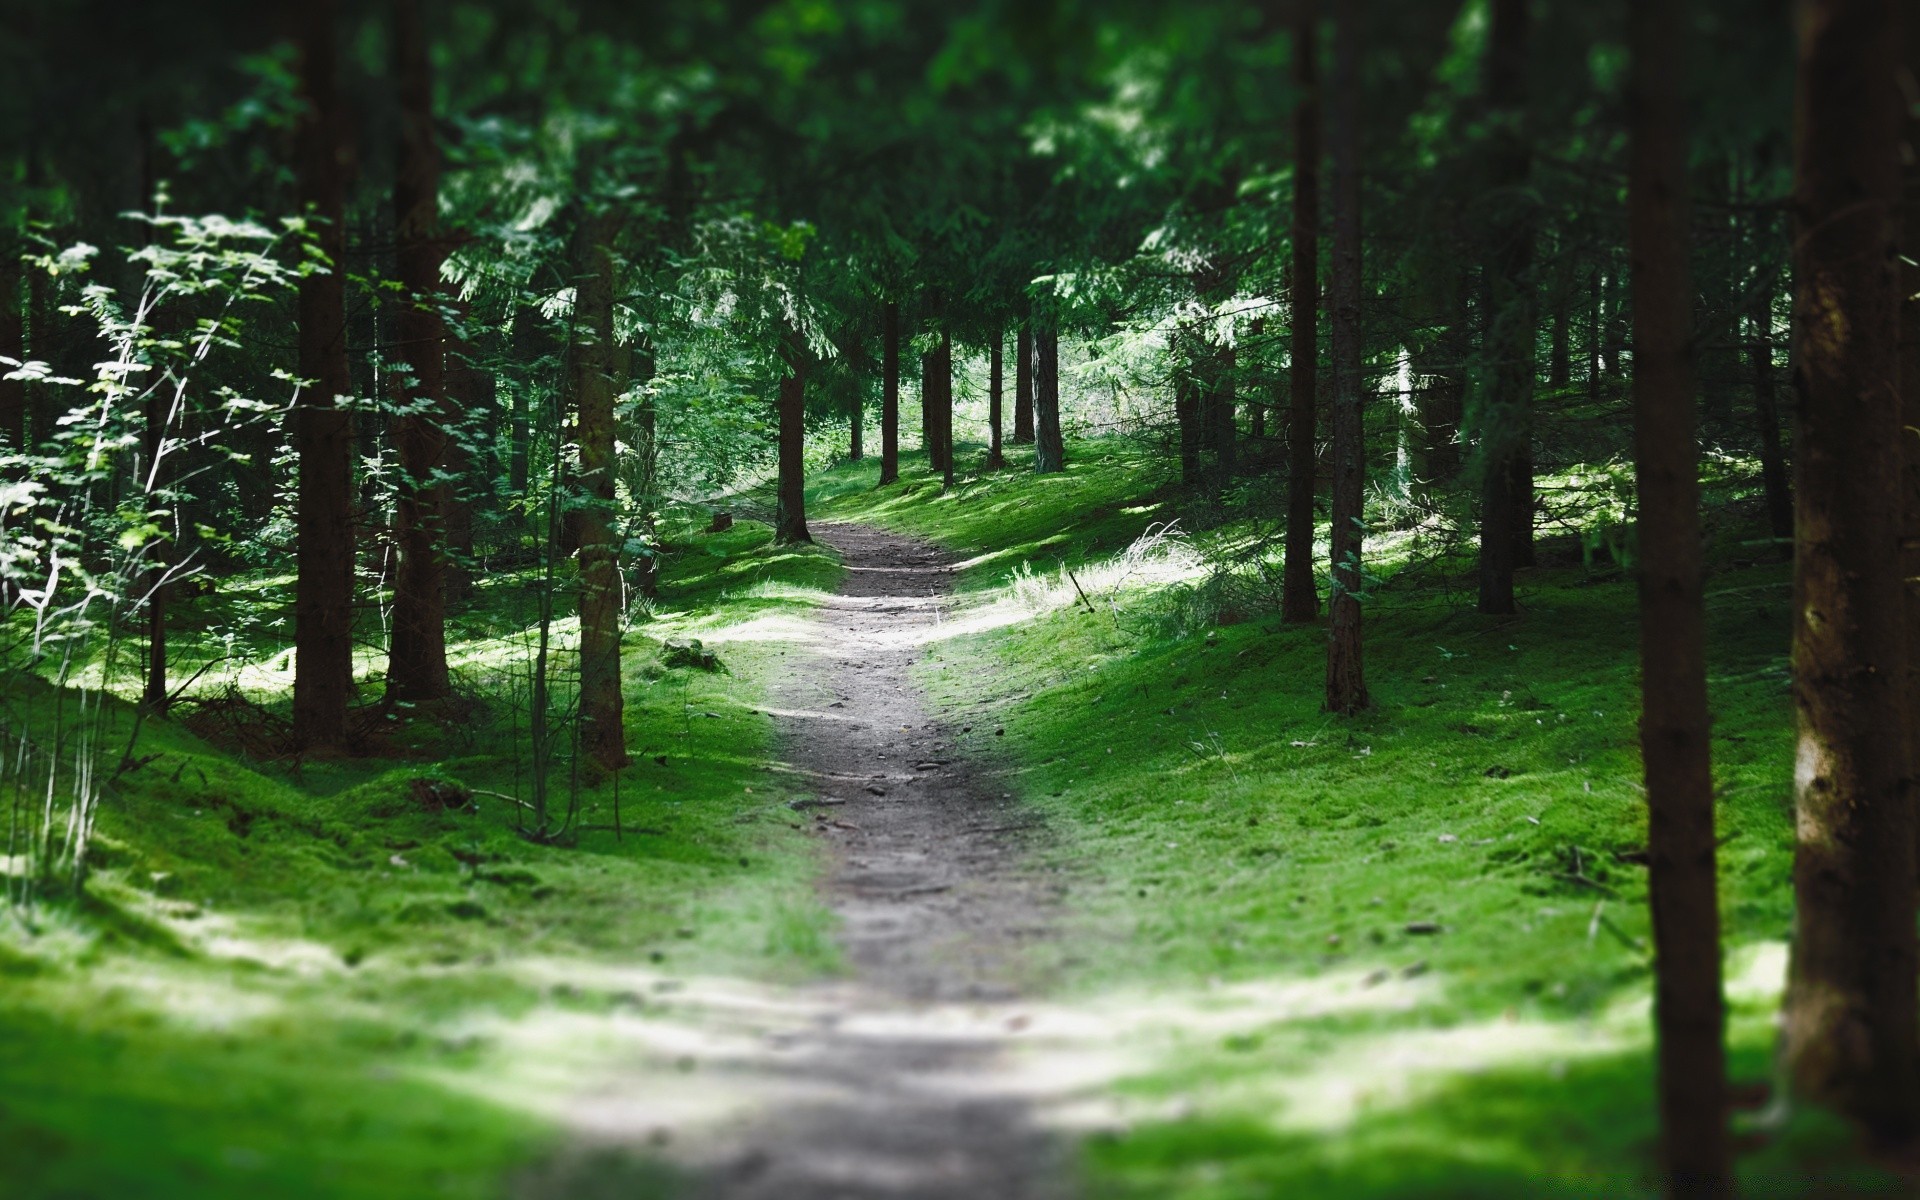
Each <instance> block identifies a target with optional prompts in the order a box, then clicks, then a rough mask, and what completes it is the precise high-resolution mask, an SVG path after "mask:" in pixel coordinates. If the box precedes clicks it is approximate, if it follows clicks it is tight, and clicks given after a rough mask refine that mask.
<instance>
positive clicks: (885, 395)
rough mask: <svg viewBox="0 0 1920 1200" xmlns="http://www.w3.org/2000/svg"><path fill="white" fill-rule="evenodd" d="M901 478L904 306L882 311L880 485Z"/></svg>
mask: <svg viewBox="0 0 1920 1200" xmlns="http://www.w3.org/2000/svg"><path fill="white" fill-rule="evenodd" d="M898 478H900V306H899V304H897V303H895V302H894V301H892V300H889V301H887V304H886V307H885V308H884V309H882V310H881V314H880V486H881V487H885V486H886V485H887V484H889V483H892V482H893V481H894V480H896V479H898Z"/></svg>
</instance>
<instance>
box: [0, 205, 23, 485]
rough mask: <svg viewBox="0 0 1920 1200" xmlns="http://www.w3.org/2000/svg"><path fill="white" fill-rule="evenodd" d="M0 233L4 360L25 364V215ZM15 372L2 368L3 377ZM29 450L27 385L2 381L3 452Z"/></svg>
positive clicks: (10, 218) (10, 217)
mask: <svg viewBox="0 0 1920 1200" xmlns="http://www.w3.org/2000/svg"><path fill="white" fill-rule="evenodd" d="M6 216H7V227H6V229H5V231H4V232H3V233H0V357H4V358H11V359H13V360H14V361H15V362H24V361H26V357H27V332H26V322H25V321H24V320H23V319H22V309H21V294H20V293H21V288H20V284H21V276H22V274H23V272H22V271H21V269H20V255H21V252H22V251H24V250H25V249H26V247H25V246H24V245H22V244H21V239H20V236H19V228H18V227H19V224H20V216H21V214H15V213H8V214H6ZM12 369H13V368H11V367H6V366H4V365H3V364H0V375H6V374H7V373H9V372H10V371H12ZM26 448H27V385H26V382H25V381H24V380H19V379H0V450H25V449H26Z"/></svg>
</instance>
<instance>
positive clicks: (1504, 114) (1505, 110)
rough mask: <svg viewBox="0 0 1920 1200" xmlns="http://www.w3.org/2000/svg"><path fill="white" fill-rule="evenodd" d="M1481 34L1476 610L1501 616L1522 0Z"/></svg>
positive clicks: (1515, 297) (1524, 155) (1525, 304)
mask: <svg viewBox="0 0 1920 1200" xmlns="http://www.w3.org/2000/svg"><path fill="white" fill-rule="evenodd" d="M1492 18H1493V20H1492V28H1491V30H1490V32H1489V35H1488V38H1487V63H1486V67H1487V85H1486V90H1487V104H1488V107H1489V108H1490V109H1491V110H1492V113H1493V118H1492V124H1493V126H1494V128H1493V131H1492V132H1491V133H1490V134H1489V135H1488V137H1489V146H1488V151H1487V183H1488V190H1489V194H1490V203H1489V205H1488V208H1489V221H1488V234H1489V238H1490V242H1489V246H1488V258H1487V299H1488V305H1487V354H1488V358H1489V359H1490V362H1489V366H1488V372H1487V388H1486V399H1485V403H1484V405H1483V407H1482V411H1481V414H1480V448H1481V465H1482V468H1483V472H1484V473H1483V476H1482V483H1481V491H1480V497H1481V499H1480V611H1481V612H1483V613H1510V612H1512V611H1513V610H1514V605H1513V572H1514V569H1515V568H1516V567H1520V566H1524V565H1526V564H1527V563H1529V562H1531V561H1532V558H1533V455H1532V450H1531V445H1530V443H1531V441H1532V413H1531V409H1532V406H1533V378H1534V365H1533V356H1534V323H1535V318H1534V297H1533V282H1532V272H1533V217H1532V212H1531V208H1532V201H1531V200H1530V199H1529V198H1528V197H1527V195H1526V189H1527V174H1528V171H1529V165H1530V160H1531V154H1530V153H1529V149H1528V146H1527V142H1526V137H1525V133H1524V131H1523V130H1522V129H1521V127H1520V126H1521V122H1522V120H1523V119H1524V116H1525V112H1526V61H1527V0H1493V3H1492Z"/></svg>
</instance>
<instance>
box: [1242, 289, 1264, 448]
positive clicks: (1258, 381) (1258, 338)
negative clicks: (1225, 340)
mask: <svg viewBox="0 0 1920 1200" xmlns="http://www.w3.org/2000/svg"><path fill="white" fill-rule="evenodd" d="M1266 338H1267V319H1266V318H1265V317H1255V318H1254V319H1253V320H1251V321H1249V322H1248V323H1247V339H1248V341H1249V342H1251V343H1252V345H1253V349H1254V358H1253V365H1252V366H1250V367H1249V368H1248V369H1247V388H1246V391H1247V437H1248V438H1249V439H1251V440H1252V441H1253V442H1254V443H1256V444H1255V445H1254V447H1253V449H1252V454H1253V455H1254V457H1255V458H1256V459H1257V458H1259V457H1261V456H1262V454H1263V453H1264V451H1263V448H1262V447H1261V446H1260V445H1259V444H1258V443H1260V442H1264V441H1266V439H1267V380H1266V371H1265V370H1264V366H1263V364H1264V363H1265V362H1266Z"/></svg>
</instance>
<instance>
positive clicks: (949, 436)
mask: <svg viewBox="0 0 1920 1200" xmlns="http://www.w3.org/2000/svg"><path fill="white" fill-rule="evenodd" d="M933 353H934V366H933V370H934V384H935V386H936V388H937V389H938V390H937V391H936V393H935V396H934V402H933V420H934V424H935V426H936V427H937V428H938V430H939V441H940V478H941V481H942V483H943V485H944V486H946V487H952V486H953V337H952V335H951V334H949V333H948V332H947V331H946V330H944V329H942V330H941V331H940V345H939V348H938V349H936V350H935V351H934V352H933Z"/></svg>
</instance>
